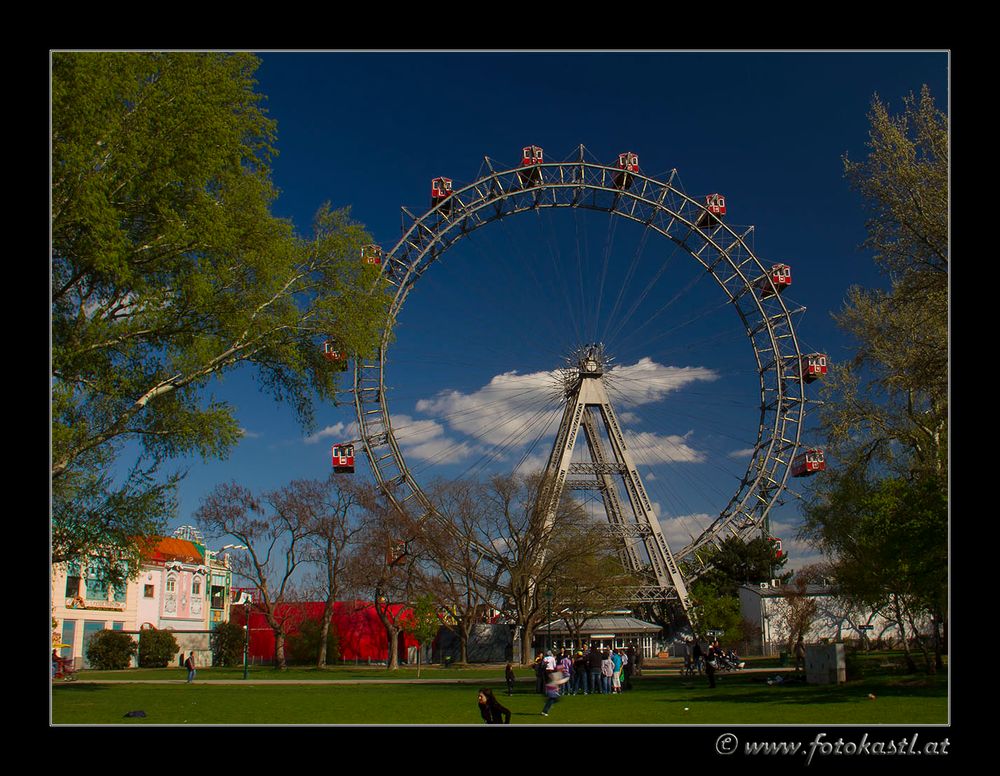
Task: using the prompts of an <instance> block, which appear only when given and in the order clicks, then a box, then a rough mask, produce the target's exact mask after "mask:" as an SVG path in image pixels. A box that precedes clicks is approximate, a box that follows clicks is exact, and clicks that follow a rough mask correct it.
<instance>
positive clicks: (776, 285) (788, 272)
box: [757, 264, 792, 297]
mask: <svg viewBox="0 0 1000 776" xmlns="http://www.w3.org/2000/svg"><path fill="white" fill-rule="evenodd" d="M791 284H792V268H791V267H789V266H788V265H787V264H775V265H774V266H773V267H771V272H770V274H767V275H765V276H764V277H762V278H761V279H760V280H758V281H757V288H758V289H759V290H760V295H761V296H762V297H768V296H773V295H774V292H775V291H777V292H778V293H779V294H780V293H781V292H782V291H784V290H785V289H786V288H787V287H788V286H790V285H791Z"/></svg>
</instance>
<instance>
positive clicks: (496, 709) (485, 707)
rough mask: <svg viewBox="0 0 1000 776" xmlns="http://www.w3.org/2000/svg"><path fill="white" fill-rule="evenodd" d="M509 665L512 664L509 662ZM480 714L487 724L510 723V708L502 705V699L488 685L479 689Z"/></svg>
mask: <svg viewBox="0 0 1000 776" xmlns="http://www.w3.org/2000/svg"><path fill="white" fill-rule="evenodd" d="M507 665H508V667H509V666H510V664H509V663H508V664H507ZM479 714H480V715H481V716H482V718H483V721H484V722H485V723H486V724H487V725H509V724H510V709H508V708H507V707H506V706H502V705H500V701H498V700H497V699H496V697H495V696H494V695H493V690H491V689H489V688H488V687H481V688H480V689H479Z"/></svg>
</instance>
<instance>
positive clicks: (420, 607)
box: [404, 593, 441, 679]
mask: <svg viewBox="0 0 1000 776" xmlns="http://www.w3.org/2000/svg"><path fill="white" fill-rule="evenodd" d="M439 612H440V608H439V607H438V605H437V602H436V601H435V599H434V596H433V595H430V594H429V593H424V594H421V595H419V596H417V598H416V600H415V601H414V602H413V607H412V611H411V613H410V618H409V620H407V621H406V624H405V626H404V629H405V630H406V632H407V633H411V634H413V638H415V639H416V640H417V641H418V642H420V648H419V649H418V650H417V678H418V679H419V678H420V653H421V652H423V650H424V646H425V645H427V644H430V643H431V642H432V641H434V638H435V637H436V636H437V635H438V631H439V630H441V616H440V614H439Z"/></svg>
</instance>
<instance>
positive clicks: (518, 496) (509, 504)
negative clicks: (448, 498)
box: [484, 475, 606, 664]
mask: <svg viewBox="0 0 1000 776" xmlns="http://www.w3.org/2000/svg"><path fill="white" fill-rule="evenodd" d="M548 492H549V488H547V487H546V484H545V480H544V478H543V477H542V476H541V475H532V476H528V477H522V476H517V475H511V476H507V477H494V478H493V479H492V480H491V481H490V484H489V487H487V488H486V489H485V491H484V495H485V498H486V503H487V505H488V507H489V516H488V518H487V523H488V525H487V528H486V535H487V536H489V537H490V539H491V544H492V548H493V554H492V555H491V556H490V560H491V561H492V563H494V565H495V566H496V571H495V578H496V579H497V592H498V593H499V594H500V595H501V596H502V597H503V599H504V602H505V608H506V610H507V611H508V613H509V616H510V617H511V619H512V620H513V621H514V622H515V624H516V625H517V627H518V628H519V629H520V631H521V663H522V664H524V663H529V662H531V642H532V637H533V634H534V629H535V626H536V625H537V624H538V623H539V621H540V620H541V618H542V616H543V615H544V613H545V591H546V589H547V588H548V587H550V586H551V585H552V584H553V583H554V579H555V576H556V575H557V574H558V573H559V572H560V571H561V570H562V569H563V568H564V567H565V566H566V565H567V564H568V563H569V562H570V561H571V559H573V558H574V557H576V556H577V555H579V554H580V553H581V546H580V545H579V544H578V543H577V541H575V539H578V538H580V537H584V538H586V537H592V536H596V535H600V536H604V535H606V529H605V528H604V527H603V526H600V525H596V524H595V523H593V521H591V520H590V519H589V518H588V516H587V514H586V512H585V511H584V510H583V508H582V507H581V505H580V504H579V503H578V502H577V501H575V500H573V499H571V498H566V497H564V498H562V499H561V500H560V501H559V505H558V508H557V510H556V514H555V516H554V520H552V521H551V523H550V521H549V520H547V517H548V514H547V512H548V509H547V505H548V504H549V503H550V501H549V500H548V499H547V498H545V495H546V494H547V493H548Z"/></svg>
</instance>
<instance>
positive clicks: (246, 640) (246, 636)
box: [243, 593, 252, 679]
mask: <svg viewBox="0 0 1000 776" xmlns="http://www.w3.org/2000/svg"><path fill="white" fill-rule="evenodd" d="M243 595H244V596H245V598H244V601H243V607H244V608H243V611H244V614H245V616H244V618H243V628H244V633H243V678H244V679H246V678H247V675H248V674H249V672H250V671H249V665H248V658H249V657H250V602H251V600H252V599H251V598H250V596H249V595H247V594H246V593H243Z"/></svg>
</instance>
